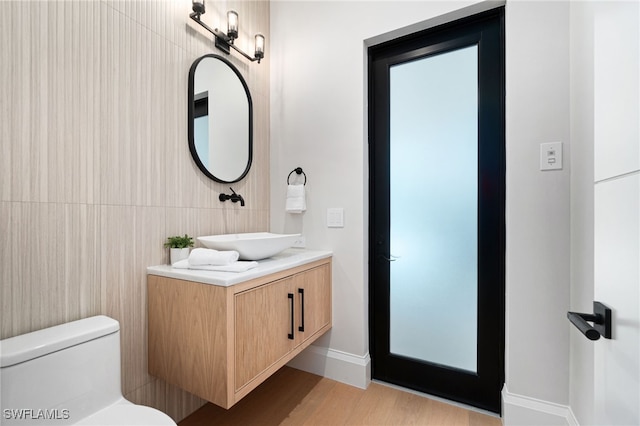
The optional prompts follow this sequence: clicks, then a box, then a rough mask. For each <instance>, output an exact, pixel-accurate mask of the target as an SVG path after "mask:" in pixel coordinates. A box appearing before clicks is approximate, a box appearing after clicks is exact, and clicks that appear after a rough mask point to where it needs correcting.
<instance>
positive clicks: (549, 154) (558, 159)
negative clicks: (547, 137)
mask: <svg viewBox="0 0 640 426" xmlns="http://www.w3.org/2000/svg"><path fill="white" fill-rule="evenodd" d="M540 170H562V142H548V143H541V144H540Z"/></svg>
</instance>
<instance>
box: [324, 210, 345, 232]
mask: <svg viewBox="0 0 640 426" xmlns="http://www.w3.org/2000/svg"><path fill="white" fill-rule="evenodd" d="M327 227H328V228H344V209H343V208H329V209H327Z"/></svg>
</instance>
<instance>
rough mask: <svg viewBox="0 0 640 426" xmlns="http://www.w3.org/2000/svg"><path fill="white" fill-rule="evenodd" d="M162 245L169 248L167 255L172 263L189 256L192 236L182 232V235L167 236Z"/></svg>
mask: <svg viewBox="0 0 640 426" xmlns="http://www.w3.org/2000/svg"><path fill="white" fill-rule="evenodd" d="M164 246H165V247H168V248H169V256H170V259H171V264H172V265H173V264H174V263H176V262H178V261H180V260H182V259H186V258H187V257H189V247H193V238H191V237H190V236H188V235H187V234H184V237H181V236H179V235H176V236H173V237H168V238H167V242H166V243H164Z"/></svg>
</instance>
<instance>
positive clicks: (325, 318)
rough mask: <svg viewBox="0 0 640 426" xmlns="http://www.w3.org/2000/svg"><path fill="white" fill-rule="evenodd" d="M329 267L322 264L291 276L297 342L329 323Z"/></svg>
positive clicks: (302, 340) (301, 341) (304, 339)
mask: <svg viewBox="0 0 640 426" xmlns="http://www.w3.org/2000/svg"><path fill="white" fill-rule="evenodd" d="M330 275H331V268H330V267H329V265H322V266H318V267H316V268H313V269H310V270H308V271H305V272H302V273H300V274H296V275H295V276H294V277H293V280H294V282H293V284H294V290H295V293H296V298H297V299H298V300H297V303H296V305H297V306H302V309H297V311H296V312H295V315H296V327H295V328H296V333H297V334H298V336H297V337H298V340H297V344H301V343H303V342H304V341H306V340H307V339H309V338H310V337H312V336H313V335H314V334H315V333H316V332H317V331H318V330H320V329H321V328H323V327H325V326H326V325H330V324H331V276H330Z"/></svg>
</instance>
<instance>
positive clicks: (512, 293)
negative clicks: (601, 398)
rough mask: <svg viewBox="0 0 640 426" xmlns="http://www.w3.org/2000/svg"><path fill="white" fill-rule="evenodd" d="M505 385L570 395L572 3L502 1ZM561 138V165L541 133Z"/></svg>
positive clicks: (541, 395)
mask: <svg viewBox="0 0 640 426" xmlns="http://www.w3.org/2000/svg"><path fill="white" fill-rule="evenodd" d="M505 20H506V62H507V64H506V77H507V84H506V92H507V113H506V123H507V266H506V269H507V271H506V272H507V276H506V285H507V307H506V308H507V333H506V334H507V342H506V359H507V368H506V384H507V387H508V390H509V392H511V393H513V394H516V395H525V396H528V397H533V398H536V399H540V400H543V401H551V402H555V403H559V404H567V403H568V380H567V378H568V376H569V364H568V360H569V346H568V341H569V328H568V326H567V323H568V322H567V319H566V311H567V308H568V306H569V261H570V258H569V226H570V222H569V170H570V167H571V165H570V164H569V161H567V159H568V158H569V155H566V153H567V152H570V144H569V3H567V2H528V1H511V2H508V3H507V6H506V17H505ZM554 141H560V142H564V151H565V164H564V169H563V170H561V171H545V172H541V171H540V170H539V156H538V154H539V150H540V143H543V142H554Z"/></svg>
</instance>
